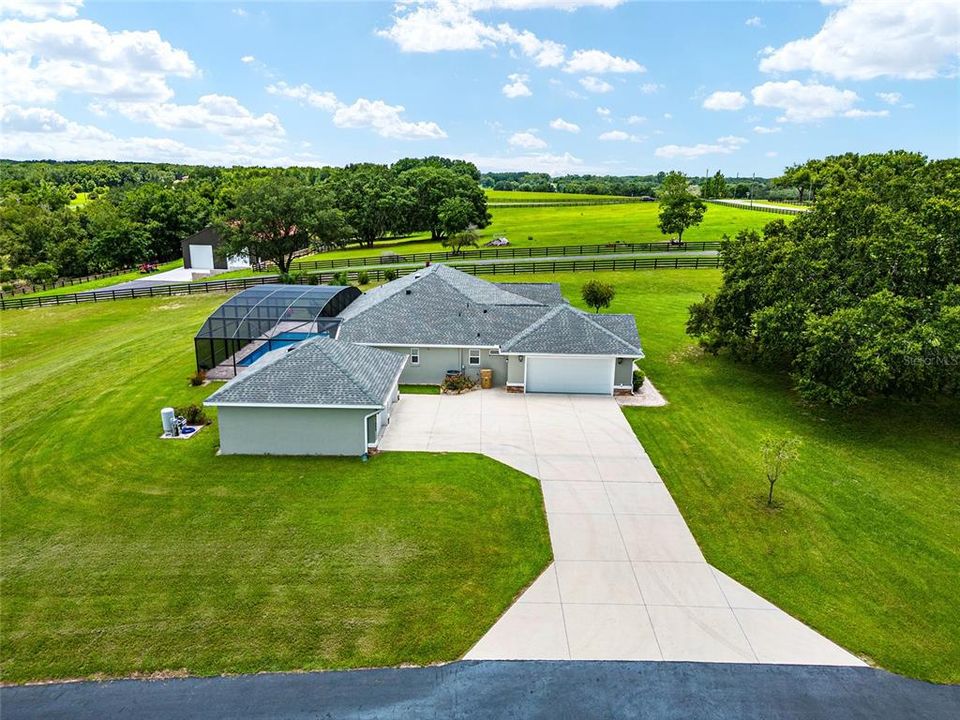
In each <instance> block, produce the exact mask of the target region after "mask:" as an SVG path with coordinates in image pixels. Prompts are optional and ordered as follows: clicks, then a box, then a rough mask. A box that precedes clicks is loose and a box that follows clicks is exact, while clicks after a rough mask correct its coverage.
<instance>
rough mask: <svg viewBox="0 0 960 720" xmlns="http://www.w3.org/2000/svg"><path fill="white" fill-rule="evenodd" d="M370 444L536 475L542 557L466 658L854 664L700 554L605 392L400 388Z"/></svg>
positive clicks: (848, 656) (851, 657)
mask: <svg viewBox="0 0 960 720" xmlns="http://www.w3.org/2000/svg"><path fill="white" fill-rule="evenodd" d="M381 448H382V449H383V450H404V451H426V452H476V453H483V454H484V455H488V456H489V457H491V458H493V459H495V460H498V461H500V462H502V463H504V464H506V465H510V466H511V467H514V468H516V469H518V470H520V471H522V472H524V473H527V474H529V475H532V476H534V477H536V478H539V480H540V483H541V487H542V489H543V498H544V503H545V506H546V512H547V523H548V525H549V528H550V541H551V543H552V545H553V556H554V562H553V563H551V564H550V565H549V567H547V569H546V570H545V571H544V572H543V574H542V575H541V576H540V577H539V578H537V580H535V581H534V582H533V584H532V585H530V587H528V588H527V589H526V590H525V591H524V592H523V593H522V594H521V595H520V597H519V598H518V599H517V601H516V602H515V603H514V605H513V606H512V607H510V608H509V609H508V610H507V611H506V612H505V613H504V614H503V616H501V618H500V619H499V620H498V621H497V622H496V623H495V624H494V626H493V627H492V628H490V630H489V631H488V632H487V633H486V634H485V635H484V636H483V637H482V638H481V639H480V641H479V642H478V643H477V644H476V645H475V646H474V647H473V648H472V649H471V650H470V651H469V652H468V653H467V655H466V658H467V659H471V660H485V659H489V660H682V661H700V662H719V663H777V664H784V663H786V664H803V665H864V663H863V662H862V661H861V660H859V659H858V658H857V657H855V656H854V655H852V654H851V653H849V652H847V651H846V650H844V649H843V648H841V647H839V646H838V645H836V644H835V643H833V642H831V641H830V640H827V639H826V638H824V637H823V636H821V635H820V634H818V633H817V632H815V631H814V630H812V629H811V628H809V627H807V626H806V625H804V624H803V623H801V622H799V621H798V620H796V619H794V618H793V617H791V616H790V615H787V614H786V613H785V612H783V611H782V610H780V609H778V608H777V607H776V606H775V605H773V604H772V603H770V602H768V601H767V600H765V599H763V598H761V597H760V596H759V595H757V594H755V593H754V592H752V591H751V590H749V589H747V588H746V587H744V586H743V585H740V584H739V583H738V582H736V581H735V580H733V579H732V578H730V577H728V576H726V575H724V574H723V573H721V572H720V571H719V570H717V569H716V568H713V567H711V566H710V565H709V564H708V563H707V562H706V560H705V559H704V557H703V554H702V553H701V552H700V548H699V547H698V545H697V542H696V540H695V539H694V537H693V535H692V534H691V532H690V530H689V528H688V527H687V524H686V522H685V521H684V519H683V517H682V515H681V514H680V511H679V510H678V508H677V506H676V504H675V503H674V501H673V498H672V497H671V496H670V493H669V491H668V490H667V488H666V486H665V485H664V484H663V481H662V480H661V479H660V475H659V473H658V472H657V469H656V467H655V466H654V465H653V463H652V462H651V461H650V458H649V457H647V454H646V452H645V451H644V449H643V446H642V445H641V444H640V442H639V441H638V439H637V437H636V435H634V433H633V430H632V429H631V428H630V425H629V424H628V423H627V421H626V418H625V417H624V416H623V413H622V412H621V411H620V408H619V406H618V405H617V403H616V402H615V401H614V399H613V398H610V397H600V396H589V395H533V394H530V395H522V394H513V393H507V392H505V391H504V390H502V389H495V390H484V391H474V392H470V393H466V394H464V395H459V396H458V395H409V396H407V395H405V396H403V397H402V398H401V400H400V402H399V403H398V404H397V405H396V407H395V409H394V411H393V415H392V417H391V421H390V426H389V428H388V429H387V432H386V434H385V436H384V438H383V440H382V441H381Z"/></svg>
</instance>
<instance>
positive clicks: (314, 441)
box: [217, 407, 372, 456]
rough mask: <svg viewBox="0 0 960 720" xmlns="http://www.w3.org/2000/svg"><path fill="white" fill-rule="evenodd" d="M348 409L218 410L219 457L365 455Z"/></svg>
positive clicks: (360, 417)
mask: <svg viewBox="0 0 960 720" xmlns="http://www.w3.org/2000/svg"><path fill="white" fill-rule="evenodd" d="M370 412H372V411H371V410H360V409H357V410H355V409H352V408H329V409H327V408H279V407H219V408H217V422H218V424H219V427H220V453H221V454H223V455H353V456H359V455H362V454H363V453H365V452H366V451H367V448H366V446H365V443H364V432H363V430H364V416H365V415H367V414H369V413H370Z"/></svg>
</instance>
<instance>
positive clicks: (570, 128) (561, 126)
mask: <svg viewBox="0 0 960 720" xmlns="http://www.w3.org/2000/svg"><path fill="white" fill-rule="evenodd" d="M550 127H552V128H553V129H554V130H562V131H563V132H569V133H578V132H580V126H579V125H577V124H576V123H572V122H567V121H566V120H564V119H563V118H556V119H555V120H551V121H550Z"/></svg>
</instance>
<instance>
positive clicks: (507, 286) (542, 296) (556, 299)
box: [495, 282, 567, 305]
mask: <svg viewBox="0 0 960 720" xmlns="http://www.w3.org/2000/svg"><path fill="white" fill-rule="evenodd" d="M495 284H496V286H497V287H501V288H503V289H504V290H507V291H509V292H512V293H515V294H517V295H523V297H525V298H529V299H531V300H536V301H537V302H539V303H543V304H544V305H560V304H562V303H565V302H566V301H567V300H566V298H564V297H563V293H561V292H560V283H510V282H507V283H495Z"/></svg>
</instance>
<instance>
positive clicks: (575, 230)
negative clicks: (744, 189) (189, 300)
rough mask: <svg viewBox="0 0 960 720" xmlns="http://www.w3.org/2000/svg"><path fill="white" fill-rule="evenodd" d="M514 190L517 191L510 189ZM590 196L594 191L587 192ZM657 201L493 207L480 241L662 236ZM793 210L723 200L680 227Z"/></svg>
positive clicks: (344, 253) (347, 253)
mask: <svg viewBox="0 0 960 720" xmlns="http://www.w3.org/2000/svg"><path fill="white" fill-rule="evenodd" d="M514 194H518V193H514ZM547 194H549V193H547ZM593 197H596V196H593ZM658 213H659V204H658V203H631V204H624V205H573V206H570V207H562V206H555V205H550V206H545V207H517V208H513V207H494V208H490V214H491V215H492V216H493V222H492V223H491V224H490V225H489V226H488V227H486V228H484V229H483V230H481V231H480V233H479V234H480V244H481V245H482V244H483V243H485V242H488V241H489V240H492V239H493V238H495V237H500V236H505V237H507V238H508V239H509V240H510V245H511V246H513V247H530V246H536V247H542V246H545V245H602V244H604V243H613V242H627V243H648V242H666V241H667V240H669V239H670V236H667V235H664V234H663V233H661V232H660V229H659V228H658V227H657V219H658ZM792 217H793V216H790V215H784V216H780V217H778V216H775V215H771V214H769V213H763V212H757V211H754V210H746V209H740V208H735V207H728V206H724V205H714V204H712V203H711V204H708V205H707V211H706V213H705V214H704V216H703V222H702V223H701V224H700V225H699V226H698V227H695V228H691V229H690V230H688V231H687V232H685V233H684V235H683V239H684V240H688V241H698V240H720V239H722V238H723V236H724V235H730V236H733V235H735V234H736V233H737V232H739V231H740V230H742V229H746V228H755V229H758V230H759V229H760V228H762V227H763V226H764V225H766V224H767V223H769V222H772V221H773V220H777V219H783V220H785V221H786V222H790V221H791V220H792ZM441 251H444V248H443V247H442V246H441V245H440V243H436V242H431V240H430V236H429V234H423V233H421V234H419V235H414V236H411V237H405V238H396V239H387V240H384V241H382V242H379V243H377V244H376V245H375V246H374V247H373V248H358V247H356V246H350V247H349V248H347V249H345V250H337V251H334V252H327V253H321V254H317V255H311V256H309V257H306V258H303V259H304V260H316V259H330V258H343V257H358V256H361V255H373V256H376V255H380V254H381V253H384V252H394V253H398V254H400V255H403V254H405V253H406V254H409V253H418V252H441Z"/></svg>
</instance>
